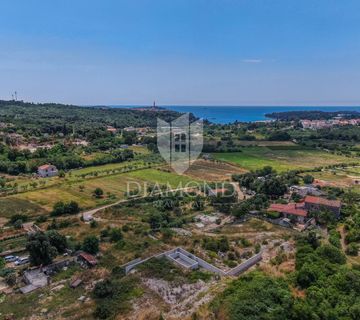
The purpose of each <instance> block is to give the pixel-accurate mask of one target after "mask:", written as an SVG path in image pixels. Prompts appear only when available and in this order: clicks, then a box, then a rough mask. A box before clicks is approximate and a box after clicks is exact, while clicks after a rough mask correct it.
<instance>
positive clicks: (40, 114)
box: [0, 100, 179, 136]
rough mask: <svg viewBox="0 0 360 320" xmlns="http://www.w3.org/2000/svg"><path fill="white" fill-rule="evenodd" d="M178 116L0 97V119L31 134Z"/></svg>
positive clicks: (166, 112) (148, 123)
mask: <svg viewBox="0 0 360 320" xmlns="http://www.w3.org/2000/svg"><path fill="white" fill-rule="evenodd" d="M178 116H179V113H178V112H176V111H170V110H165V109H159V110H158V111H154V110H152V109H151V110H150V109H149V110H145V111H144V110H136V109H121V108H109V107H80V106H74V105H63V104H55V103H46V104H35V103H27V102H21V101H1V100H0V122H4V123H11V124H13V125H14V126H13V127H10V128H9V129H8V130H9V131H10V132H11V131H12V130H13V131H15V130H16V132H17V131H22V132H26V133H28V134H31V135H35V136H39V135H42V134H45V133H46V134H49V135H51V134H56V133H62V134H64V135H67V134H70V133H73V132H74V133H75V134H79V135H82V136H89V135H91V134H92V133H93V132H94V130H96V129H103V128H104V127H106V126H108V125H110V126H113V127H115V128H125V127H129V126H134V127H147V126H148V127H153V128H155V127H156V123H157V117H160V118H161V119H163V120H165V121H171V120H173V119H175V118H176V117H178Z"/></svg>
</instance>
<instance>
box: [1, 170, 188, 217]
mask: <svg viewBox="0 0 360 320" xmlns="http://www.w3.org/2000/svg"><path fill="white" fill-rule="evenodd" d="M84 170H85V169H84ZM190 181H192V179H190V178H189V177H186V176H179V175H176V174H174V173H171V172H165V171H160V170H157V169H144V170H137V171H132V172H127V173H119V174H113V175H108V176H99V177H93V178H90V179H76V180H75V179H74V180H73V179H68V180H64V181H62V183H60V184H59V183H58V184H55V185H54V186H49V187H47V188H43V189H36V190H31V191H28V192H23V193H19V194H16V195H11V196H8V197H4V198H0V215H1V216H5V217H10V216H11V215H13V214H16V213H24V212H26V213H27V214H29V215H39V214H41V213H43V212H45V211H50V210H51V209H52V207H53V205H54V204H55V203H56V202H58V201H64V202H68V201H71V200H73V201H76V202H78V203H79V205H80V207H82V208H83V209H87V208H92V207H96V206H100V205H103V204H107V203H112V202H115V201H117V200H120V199H123V198H124V192H126V191H127V186H128V184H129V186H130V188H135V187H137V186H141V187H144V182H148V183H149V184H150V183H158V184H166V183H169V184H170V185H171V186H172V187H174V188H175V187H177V186H179V185H181V184H182V185H183V186H185V184H186V183H187V182H190ZM96 188H101V189H102V190H103V191H104V196H103V197H102V198H100V199H96V198H95V197H94V196H93V194H92V193H93V191H94V190H95V189H96Z"/></svg>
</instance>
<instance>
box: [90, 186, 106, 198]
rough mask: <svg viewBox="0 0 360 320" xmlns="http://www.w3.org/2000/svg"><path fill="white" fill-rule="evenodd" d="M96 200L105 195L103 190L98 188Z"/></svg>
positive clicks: (95, 194) (95, 192)
mask: <svg viewBox="0 0 360 320" xmlns="http://www.w3.org/2000/svg"><path fill="white" fill-rule="evenodd" d="M93 194H94V196H95V198H101V197H102V196H103V194H104V191H103V190H102V189H101V188H96V189H95V190H94V192H93Z"/></svg>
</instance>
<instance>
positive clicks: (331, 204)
mask: <svg viewBox="0 0 360 320" xmlns="http://www.w3.org/2000/svg"><path fill="white" fill-rule="evenodd" d="M305 203H310V204H317V205H321V206H327V207H335V208H340V207H341V201H339V200H328V199H325V198H320V197H314V196H306V197H305Z"/></svg>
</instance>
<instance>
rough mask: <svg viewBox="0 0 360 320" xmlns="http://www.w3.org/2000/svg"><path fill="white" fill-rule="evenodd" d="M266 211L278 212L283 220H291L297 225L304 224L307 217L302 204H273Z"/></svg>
mask: <svg viewBox="0 0 360 320" xmlns="http://www.w3.org/2000/svg"><path fill="white" fill-rule="evenodd" d="M267 211H268V212H273V211H275V212H279V213H281V214H282V215H283V217H284V218H292V219H295V220H296V221H297V222H299V223H305V221H306V218H307V217H308V212H307V210H306V209H305V207H304V204H303V203H288V204H279V203H273V204H271V205H270V207H269V208H268V209H267Z"/></svg>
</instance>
